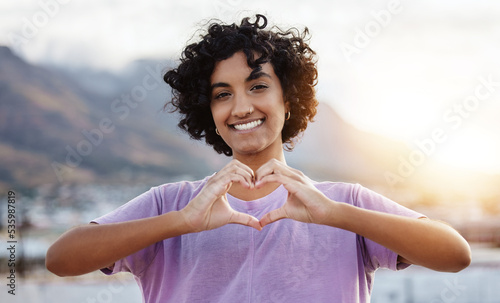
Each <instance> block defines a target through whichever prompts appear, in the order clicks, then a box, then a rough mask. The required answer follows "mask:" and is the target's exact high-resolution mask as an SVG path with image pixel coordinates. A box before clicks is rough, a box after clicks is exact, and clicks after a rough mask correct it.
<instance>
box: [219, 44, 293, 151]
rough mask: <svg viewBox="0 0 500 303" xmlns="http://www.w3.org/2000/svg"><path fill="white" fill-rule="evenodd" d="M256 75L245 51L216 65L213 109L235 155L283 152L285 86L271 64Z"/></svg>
mask: <svg viewBox="0 0 500 303" xmlns="http://www.w3.org/2000/svg"><path fill="white" fill-rule="evenodd" d="M261 67H262V69H261V70H260V71H257V72H253V73H252V69H251V68H250V67H249V66H248V64H247V58H246V56H245V55H244V54H243V52H237V53H235V54H234V55H233V56H232V57H230V58H228V59H226V60H223V61H220V62H218V63H216V65H215V68H214V71H213V73H212V76H211V78H210V81H211V86H212V92H211V103H210V108H211V110H212V115H213V118H214V122H215V126H216V127H217V129H218V131H219V133H220V136H221V137H222V138H223V139H224V141H225V142H226V144H227V145H229V147H231V149H232V151H233V156H234V157H235V158H238V157H239V156H243V155H250V154H257V153H261V152H264V151H265V152H267V153H269V156H270V157H275V156H278V155H279V154H277V153H282V152H283V143H282V140H281V131H282V129H283V125H284V122H285V121H284V120H285V113H286V112H287V109H286V105H285V102H284V100H283V91H282V89H281V84H280V81H279V79H278V77H277V76H276V74H275V73H274V69H273V67H272V65H271V64H270V63H266V64H263V65H262V66H261Z"/></svg>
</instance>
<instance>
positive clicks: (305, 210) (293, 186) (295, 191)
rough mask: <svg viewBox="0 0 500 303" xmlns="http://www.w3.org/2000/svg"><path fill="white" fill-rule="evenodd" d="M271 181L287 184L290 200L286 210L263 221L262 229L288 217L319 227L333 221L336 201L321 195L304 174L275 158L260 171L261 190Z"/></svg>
mask: <svg viewBox="0 0 500 303" xmlns="http://www.w3.org/2000/svg"><path fill="white" fill-rule="evenodd" d="M270 182H277V183H280V184H283V186H284V187H285V188H286V190H287V191H288V199H287V200H286V202H285V204H284V205H283V206H282V207H280V208H278V209H275V210H273V211H270V212H269V213H267V214H265V215H264V216H263V217H262V218H261V219H260V224H261V225H262V227H264V226H266V225H267V224H270V223H273V222H275V221H278V220H281V219H285V218H289V219H293V220H296V221H300V222H305V223H316V224H325V223H326V222H327V221H328V220H331V219H332V214H333V211H332V209H333V207H334V206H335V203H336V202H334V201H332V200H330V199H328V198H327V197H326V196H325V195H324V194H323V193H322V192H320V191H319V190H318V189H317V188H316V187H315V186H314V185H313V184H312V182H311V181H310V179H309V178H307V177H306V176H305V175H304V174H303V173H302V172H301V171H299V170H297V169H293V168H291V167H289V166H287V165H286V164H285V163H283V162H280V161H278V160H275V159H273V160H271V161H269V162H267V163H266V164H264V165H263V166H261V167H260V168H259V169H258V170H257V172H256V182H255V187H256V188H260V187H262V186H263V185H264V184H266V183H270Z"/></svg>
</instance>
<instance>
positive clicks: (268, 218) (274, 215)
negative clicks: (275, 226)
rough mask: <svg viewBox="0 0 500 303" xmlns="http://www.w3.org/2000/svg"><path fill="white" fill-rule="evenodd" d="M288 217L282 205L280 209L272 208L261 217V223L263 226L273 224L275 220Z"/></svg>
mask: <svg viewBox="0 0 500 303" xmlns="http://www.w3.org/2000/svg"><path fill="white" fill-rule="evenodd" d="M285 218H288V215H287V213H286V211H285V209H284V208H283V207H280V208H278V209H275V210H272V211H270V212H268V213H267V214H265V215H264V216H263V217H262V218H261V219H260V225H261V226H262V227H264V226H266V225H268V224H271V223H273V222H276V221H278V220H281V219H285Z"/></svg>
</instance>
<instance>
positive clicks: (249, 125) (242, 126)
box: [234, 120, 263, 130]
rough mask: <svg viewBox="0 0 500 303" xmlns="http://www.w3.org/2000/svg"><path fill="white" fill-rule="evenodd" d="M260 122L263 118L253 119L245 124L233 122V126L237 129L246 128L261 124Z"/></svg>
mask: <svg viewBox="0 0 500 303" xmlns="http://www.w3.org/2000/svg"><path fill="white" fill-rule="evenodd" d="M262 122H263V120H255V121H252V122H249V123H245V124H235V125H234V128H236V129H237V130H248V129H252V128H254V127H257V126H259V125H261V124H262Z"/></svg>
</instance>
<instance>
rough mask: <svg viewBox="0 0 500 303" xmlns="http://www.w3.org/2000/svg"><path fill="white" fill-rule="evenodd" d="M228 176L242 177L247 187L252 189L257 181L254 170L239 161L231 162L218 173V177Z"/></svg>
mask: <svg viewBox="0 0 500 303" xmlns="http://www.w3.org/2000/svg"><path fill="white" fill-rule="evenodd" d="M226 174H238V175H241V176H242V177H243V178H244V179H245V181H246V184H247V185H249V186H250V187H252V186H253V183H254V179H255V177H254V176H255V175H254V172H253V170H252V169H251V168H250V167H248V166H247V165H245V164H243V163H241V162H239V161H238V160H233V161H231V162H230V163H229V164H228V165H226V166H225V167H224V168H223V169H222V170H221V171H220V172H219V173H218V175H221V176H224V175H226Z"/></svg>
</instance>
